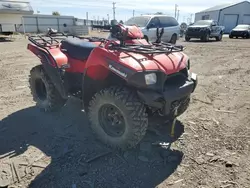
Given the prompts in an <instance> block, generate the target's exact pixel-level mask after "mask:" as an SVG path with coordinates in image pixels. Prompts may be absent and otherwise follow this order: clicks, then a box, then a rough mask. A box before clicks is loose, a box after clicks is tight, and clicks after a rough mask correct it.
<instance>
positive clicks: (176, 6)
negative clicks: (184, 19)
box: [174, 4, 178, 19]
mask: <svg viewBox="0 0 250 188" xmlns="http://www.w3.org/2000/svg"><path fill="white" fill-rule="evenodd" d="M177 9H178V5H177V4H175V10H174V17H175V19H176V16H177Z"/></svg>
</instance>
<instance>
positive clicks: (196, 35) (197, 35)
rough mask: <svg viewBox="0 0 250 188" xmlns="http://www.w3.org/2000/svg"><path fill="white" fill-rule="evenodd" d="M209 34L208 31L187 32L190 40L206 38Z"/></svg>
mask: <svg viewBox="0 0 250 188" xmlns="http://www.w3.org/2000/svg"><path fill="white" fill-rule="evenodd" d="M206 34H207V31H199V30H198V31H186V36H188V37H190V38H201V37H205V36H206Z"/></svg>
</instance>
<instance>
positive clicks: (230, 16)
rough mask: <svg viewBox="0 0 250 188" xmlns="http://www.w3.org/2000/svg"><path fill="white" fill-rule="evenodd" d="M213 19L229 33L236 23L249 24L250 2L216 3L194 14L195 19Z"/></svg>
mask: <svg viewBox="0 0 250 188" xmlns="http://www.w3.org/2000/svg"><path fill="white" fill-rule="evenodd" d="M207 19H211V20H215V21H218V23H219V24H220V25H222V26H225V33H229V32H230V31H231V30H232V29H233V28H234V27H235V26H236V25H238V24H250V2H249V1H242V2H238V3H231V4H224V5H218V6H215V7H212V8H209V9H206V10H203V11H201V12H197V13H196V14H195V21H198V20H207Z"/></svg>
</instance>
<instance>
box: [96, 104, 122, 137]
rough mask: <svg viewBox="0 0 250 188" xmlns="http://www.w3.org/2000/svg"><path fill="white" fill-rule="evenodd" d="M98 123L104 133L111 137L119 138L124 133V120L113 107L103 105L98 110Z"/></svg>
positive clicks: (119, 112)
mask: <svg viewBox="0 0 250 188" xmlns="http://www.w3.org/2000/svg"><path fill="white" fill-rule="evenodd" d="M99 123H100V125H101V127H102V128H103V130H104V132H105V133H106V134H108V135H109V136H112V137H120V136H122V135H123V134H124V132H125V127H126V126H125V120H124V117H123V115H122V113H121V111H120V110H119V109H118V108H117V107H116V106H114V105H111V104H105V105H103V106H102V107H101V109H100V110H99Z"/></svg>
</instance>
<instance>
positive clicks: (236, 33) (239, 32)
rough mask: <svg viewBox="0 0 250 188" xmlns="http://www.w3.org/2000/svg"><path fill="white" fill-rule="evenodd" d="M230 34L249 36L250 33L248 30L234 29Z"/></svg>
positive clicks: (233, 35)
mask: <svg viewBox="0 0 250 188" xmlns="http://www.w3.org/2000/svg"><path fill="white" fill-rule="evenodd" d="M230 35H231V36H232V37H247V36H249V33H248V32H246V31H234V32H231V33H230Z"/></svg>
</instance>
